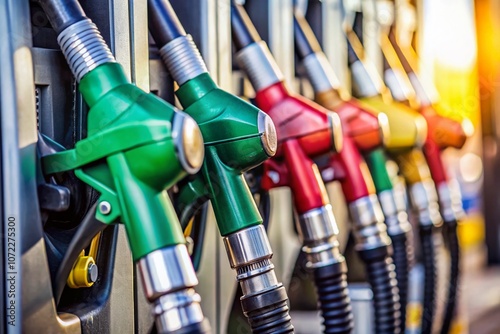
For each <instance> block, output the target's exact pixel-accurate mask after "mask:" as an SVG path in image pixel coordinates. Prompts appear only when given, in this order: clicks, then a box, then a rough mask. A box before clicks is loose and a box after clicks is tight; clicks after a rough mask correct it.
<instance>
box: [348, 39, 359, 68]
mask: <svg viewBox="0 0 500 334" xmlns="http://www.w3.org/2000/svg"><path fill="white" fill-rule="evenodd" d="M357 61H359V57H358V54H357V53H356V51H354V48H353V47H352V44H351V42H350V41H349V39H347V64H348V65H349V66H351V65H352V64H354V63H355V62H357Z"/></svg>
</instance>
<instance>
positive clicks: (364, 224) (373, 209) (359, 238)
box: [349, 195, 391, 250]
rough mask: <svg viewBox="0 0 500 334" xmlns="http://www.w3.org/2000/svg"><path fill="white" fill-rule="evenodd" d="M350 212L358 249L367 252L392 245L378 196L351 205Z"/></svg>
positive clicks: (365, 198)
mask: <svg viewBox="0 0 500 334" xmlns="http://www.w3.org/2000/svg"><path fill="white" fill-rule="evenodd" d="M349 212H350V213H351V218H352V220H353V223H354V237H355V239H356V249H358V250H367V249H373V248H378V247H381V246H387V245H390V243H391V241H390V239H389V236H388V235H387V229H386V226H385V224H384V215H383V213H382V208H381V207H380V203H379V201H378V198H377V195H369V196H366V197H362V198H360V199H358V200H356V201H354V202H352V203H350V204H349Z"/></svg>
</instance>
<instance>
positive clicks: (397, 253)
mask: <svg viewBox="0 0 500 334" xmlns="http://www.w3.org/2000/svg"><path fill="white" fill-rule="evenodd" d="M391 240H392V248H393V251H394V253H393V255H392V258H393V260H394V266H395V267H396V279H397V281H398V290H399V304H400V305H401V323H400V326H399V328H400V330H401V333H404V332H405V330H406V305H407V304H408V283H409V282H408V279H409V272H410V269H411V267H412V265H413V261H414V253H413V247H412V245H411V243H410V238H409V237H408V235H407V234H399V235H395V236H391Z"/></svg>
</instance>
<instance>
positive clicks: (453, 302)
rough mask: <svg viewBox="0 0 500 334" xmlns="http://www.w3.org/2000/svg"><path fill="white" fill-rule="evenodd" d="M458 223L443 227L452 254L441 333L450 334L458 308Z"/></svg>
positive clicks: (453, 222) (449, 222) (454, 222)
mask: <svg viewBox="0 0 500 334" xmlns="http://www.w3.org/2000/svg"><path fill="white" fill-rule="evenodd" d="M457 227H458V224H457V221H456V220H454V221H447V222H445V224H444V226H443V233H444V237H445V242H446V245H447V247H448V251H449V252H450V279H449V283H448V296H447V300H446V309H445V313H444V317H443V324H442V326H441V333H443V334H448V333H449V332H450V328H451V325H452V322H453V318H454V316H455V310H456V306H457V294H458V284H459V279H460V245H459V243H458V234H457Z"/></svg>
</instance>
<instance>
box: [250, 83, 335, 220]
mask: <svg viewBox="0 0 500 334" xmlns="http://www.w3.org/2000/svg"><path fill="white" fill-rule="evenodd" d="M255 101H256V104H257V106H258V107H259V108H260V109H262V110H263V111H264V112H266V113H267V114H268V115H269V116H270V117H271V119H272V120H273V122H274V125H275V127H276V132H277V136H278V151H277V153H276V156H275V157H274V158H273V159H271V160H268V161H266V162H265V163H264V175H263V179H262V187H263V188H264V189H265V190H270V189H272V188H276V187H281V186H289V187H290V188H291V190H292V193H293V197H294V204H295V208H296V210H297V213H298V214H303V213H305V212H307V211H310V210H313V209H317V208H320V207H322V206H324V205H326V204H328V203H329V200H328V197H327V195H326V190H325V186H324V183H323V181H322V179H321V175H320V173H319V170H318V167H317V166H316V164H315V163H314V162H313V160H312V159H313V158H315V157H317V156H320V155H324V154H327V153H332V152H335V151H337V149H336V147H335V145H338V143H337V141H336V140H334V136H338V134H334V133H332V127H331V125H330V124H329V120H328V113H329V112H330V111H329V110H328V109H325V108H323V107H322V106H320V105H319V104H317V103H315V102H313V101H311V100H308V99H306V98H305V97H303V96H300V95H298V94H294V93H291V92H290V91H288V89H287V88H286V86H285V84H284V83H283V82H278V83H275V84H273V85H271V86H269V87H266V88H264V89H262V90H260V91H259V92H257V94H256V97H255Z"/></svg>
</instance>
